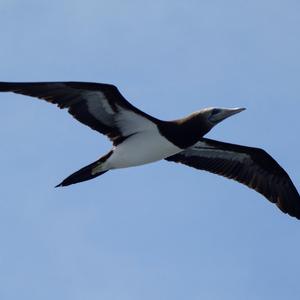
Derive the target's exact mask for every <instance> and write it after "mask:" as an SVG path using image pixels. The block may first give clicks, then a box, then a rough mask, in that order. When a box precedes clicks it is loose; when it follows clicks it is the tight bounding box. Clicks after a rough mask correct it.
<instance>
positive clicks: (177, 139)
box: [159, 107, 245, 149]
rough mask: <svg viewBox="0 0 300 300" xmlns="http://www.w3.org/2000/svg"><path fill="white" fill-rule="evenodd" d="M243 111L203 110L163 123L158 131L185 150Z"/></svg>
mask: <svg viewBox="0 0 300 300" xmlns="http://www.w3.org/2000/svg"><path fill="white" fill-rule="evenodd" d="M243 110H245V108H217V107H209V108H204V109H201V110H199V111H196V112H194V113H192V114H190V115H189V116H187V117H185V118H182V119H178V120H175V121H169V122H164V125H163V126H159V130H160V131H161V132H162V134H164V135H165V136H166V137H167V138H168V139H169V140H170V141H172V142H173V143H174V144H176V145H177V146H179V147H180V148H182V149H185V148H187V147H190V146H192V145H194V144H195V143H197V142H198V141H199V140H200V139H201V138H202V137H203V136H204V135H205V134H207V133H208V132H209V131H210V130H211V129H212V128H213V127H214V126H215V125H217V124H218V123H220V122H221V121H223V120H225V119H227V118H228V117H231V116H233V115H235V114H237V113H239V112H241V111H243Z"/></svg>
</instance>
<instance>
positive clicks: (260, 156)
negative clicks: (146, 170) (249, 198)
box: [166, 138, 300, 219]
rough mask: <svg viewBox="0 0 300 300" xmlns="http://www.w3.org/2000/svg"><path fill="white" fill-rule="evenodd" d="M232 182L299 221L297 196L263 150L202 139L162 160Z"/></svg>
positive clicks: (280, 169)
mask: <svg viewBox="0 0 300 300" xmlns="http://www.w3.org/2000/svg"><path fill="white" fill-rule="evenodd" d="M166 160H168V161H174V162H178V163H182V164H185V165H188V166H190V167H194V168H196V169H200V170H205V171H209V172H212V173H215V174H218V175H222V176H225V177H227V178H230V179H233V180H236V181H238V182H240V183H243V184H245V185H247V186H248V187H250V188H252V189H254V190H256V191H257V192H259V193H261V194H262V195H264V196H265V197H266V198H267V199H268V200H270V201H271V202H273V203H275V204H276V205H277V206H278V207H279V208H280V209H281V210H282V211H283V212H284V213H288V214H289V215H291V216H293V217H296V218H297V219H300V197H299V194H298V192H297V190H296V188H295V186H294V184H293V183H292V181H291V179H290V177H289V175H288V174H287V173H286V172H285V170H284V169H283V168H282V167H281V166H280V165H279V164H278V163H277V162H276V161H275V160H274V159H273V158H272V157H271V156H270V155H269V154H268V153H267V152H265V151H264V150H262V149H259V148H251V147H245V146H240V145H234V144H229V143H223V142H219V141H214V140H210V139H206V138H203V139H201V141H199V142H198V143H197V144H195V145H194V146H192V147H190V148H187V149H186V150H184V151H182V152H180V153H178V154H175V155H173V156H170V157H168V158H166Z"/></svg>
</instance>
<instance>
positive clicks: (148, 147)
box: [104, 127, 182, 170]
mask: <svg viewBox="0 0 300 300" xmlns="http://www.w3.org/2000/svg"><path fill="white" fill-rule="evenodd" d="M181 151H182V149H181V148H179V147H177V146H176V145H174V144H173V143H172V142H170V141H168V139H166V138H164V137H163V136H162V135H161V134H160V133H159V131H158V130H157V128H155V127H154V128H153V129H149V130H146V131H143V132H140V133H137V134H135V135H132V136H130V137H129V138H127V139H126V140H125V141H123V142H122V143H121V144H119V145H118V146H116V147H115V148H113V153H112V155H111V156H110V157H109V158H108V159H107V160H106V161H105V163H104V168H105V169H106V170H108V169H120V168H128V167H134V166H139V165H144V164H148V163H151V162H155V161H158V160H161V159H164V158H166V157H168V156H171V155H174V154H176V153H179V152H181Z"/></svg>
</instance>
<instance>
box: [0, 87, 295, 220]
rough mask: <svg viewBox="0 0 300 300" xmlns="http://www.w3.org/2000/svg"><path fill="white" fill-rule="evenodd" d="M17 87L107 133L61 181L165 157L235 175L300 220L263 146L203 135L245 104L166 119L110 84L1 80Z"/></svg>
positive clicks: (290, 190) (287, 184)
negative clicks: (99, 152)
mask: <svg viewBox="0 0 300 300" xmlns="http://www.w3.org/2000/svg"><path fill="white" fill-rule="evenodd" d="M0 92H14V93H17V94H23V95H27V96H32V97H36V98H40V99H44V100H46V101H47V102H50V103H53V104H56V105H57V106H58V107H59V108H62V109H63V108H66V109H68V112H69V113H70V114H71V115H72V116H73V117H74V118H75V119H77V120H78V121H79V122H81V123H83V124H85V125H87V126H89V127H90V128H92V129H94V130H96V131H98V132H99V133H101V134H104V135H106V136H107V137H108V138H109V139H110V140H111V141H112V144H113V147H112V149H111V150H110V151H109V152H108V153H107V154H105V155H103V156H102V157H101V158H99V159H98V160H97V161H95V162H93V163H91V164H89V165H88V166H86V167H84V168H82V169H80V170H79V171H77V172H75V173H73V174H72V175H70V176H69V177H67V178H66V179H64V180H63V181H62V182H61V183H60V184H59V185H57V187H58V186H68V185H70V184H74V183H78V182H82V181H86V180H89V179H92V178H95V177H97V176H100V175H102V174H104V173H105V172H107V171H109V170H112V169H119V168H127V167H132V166H138V165H143V164H147V163H151V162H154V161H159V160H162V159H165V160H167V161H172V162H177V163H182V164H185V165H187V166H190V167H193V168H196V169H199V170H205V171H209V172H212V173H215V174H218V175H222V176H225V177H227V178H230V179H233V180H236V181H238V182H240V183H243V184H245V185H246V186H248V187H250V188H252V189H254V190H256V191H257V192H259V193H260V194H262V195H263V196H265V197H266V198H267V199H268V200H269V201H271V202H273V203H275V204H276V205H277V206H278V207H279V209H280V210H281V211H283V212H284V213H288V214H289V215H290V216H293V217H296V218H297V219H300V199H299V194H298V192H297V189H296V188H295V186H294V184H293V183H292V181H291V179H290V177H289V175H288V174H287V173H286V172H285V170H284V169H283V168H282V167H281V166H280V165H279V164H278V163H277V162H276V161H275V160H274V159H273V158H272V157H271V156H270V155H269V154H268V153H267V152H265V151H264V150H262V149H259V148H252V147H246V146H240V145H234V144H229V143H224V142H219V141H216V140H211V139H207V138H204V136H205V134H207V133H208V132H209V131H210V130H211V129H212V128H213V127H214V126H215V125H217V124H218V123H220V122H221V121H223V120H225V119H226V118H228V117H230V116H233V115H235V114H237V113H239V112H241V111H243V110H244V108H216V107H212V108H204V109H201V110H199V111H196V112H193V113H192V114H190V115H189V116H187V117H184V118H182V119H178V120H173V121H162V120H159V119H157V118H155V117H153V116H150V115H148V114H146V113H144V112H143V111H141V110H139V109H138V108H136V107H134V106H133V105H132V104H130V103H129V102H128V101H127V100H126V99H125V98H124V97H123V96H122V94H121V93H120V92H119V90H118V89H117V87H115V86H114V85H111V84H103V83H88V82H20V83H16V82H0Z"/></svg>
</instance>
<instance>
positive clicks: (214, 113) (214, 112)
mask: <svg viewBox="0 0 300 300" xmlns="http://www.w3.org/2000/svg"><path fill="white" fill-rule="evenodd" d="M220 111H221V109H218V108H214V109H213V110H212V112H211V114H212V115H216V114H218V113H219V112H220Z"/></svg>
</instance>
